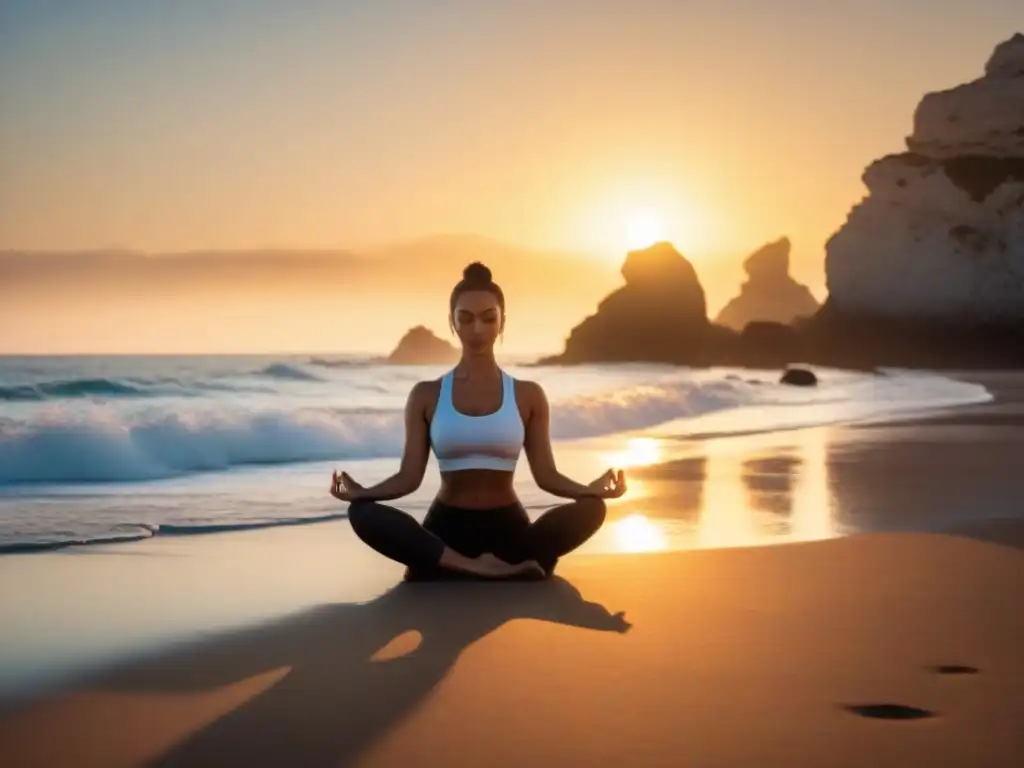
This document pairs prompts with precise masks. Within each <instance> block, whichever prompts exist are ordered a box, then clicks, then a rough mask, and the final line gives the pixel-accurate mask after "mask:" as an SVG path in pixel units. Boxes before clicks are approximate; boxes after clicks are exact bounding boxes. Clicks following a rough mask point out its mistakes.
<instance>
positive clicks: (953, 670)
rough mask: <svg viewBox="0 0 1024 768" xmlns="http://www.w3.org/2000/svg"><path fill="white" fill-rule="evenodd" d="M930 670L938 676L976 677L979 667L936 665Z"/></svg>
mask: <svg viewBox="0 0 1024 768" xmlns="http://www.w3.org/2000/svg"><path fill="white" fill-rule="evenodd" d="M929 669H930V670H931V671H932V672H934V673H935V674H937V675H976V674H978V668H977V667H970V666H967V665H965V664H936V665H935V666H932V667H929Z"/></svg>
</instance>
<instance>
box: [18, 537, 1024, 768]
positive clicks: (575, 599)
mask: <svg viewBox="0 0 1024 768" xmlns="http://www.w3.org/2000/svg"><path fill="white" fill-rule="evenodd" d="M1022 594H1024V552H1022V551H1020V550H1018V549H1015V548H1013V547H1007V546H1002V545H998V544H992V543H985V542H978V541H973V540H969V539H964V538H959V537H953V536H946V535H931V534H877V535H864V536H855V537H850V538H845V539H837V540H831V541H824V542H815V543H808V544H792V545H782V546H777V547H757V548H742V549H731V550H719V551H710V550H708V551H693V552H673V553H664V554H649V555H643V556H637V557H628V558H626V557H602V556H596V557H592V558H586V559H579V560H576V561H574V562H573V563H572V565H571V566H568V567H566V569H565V573H564V574H563V578H561V579H558V580H555V581H554V582H552V583H546V584H499V585H473V584H466V585H451V584H447V585H430V584H421V585H403V586H399V587H396V588H395V589H394V590H392V591H390V592H388V593H386V594H385V595H384V596H383V597H381V598H379V599H377V600H375V601H372V602H370V603H366V604H362V605H334V606H326V607H323V608H321V609H317V610H314V611H312V612H309V613H307V614H304V615H302V616H300V617H294V618H291V619H289V620H287V621H285V622H282V623H279V624H276V625H274V626H269V627H264V628H260V629H256V630H250V631H246V632H241V633H236V634H231V635H225V636H223V637H220V638H216V639H208V640H205V641H201V642H198V643H196V644H193V645H190V646H188V647H184V648H181V649H179V650H177V651H175V652H172V653H170V654H164V655H161V656H156V657H153V658H152V659H148V660H144V661H142V662H140V663H137V664H134V665H132V666H129V667H125V668H123V669H120V670H117V671H115V672H113V673H108V674H105V675H102V676H99V677H97V678H96V679H95V680H92V681H89V682H86V683H83V684H81V685H80V686H78V687H77V688H76V689H75V690H72V691H68V692H66V693H63V694H61V695H58V696H55V697H51V698H48V699H47V700H45V701H42V702H39V703H36V704H33V705H31V706H29V707H27V708H24V709H22V710H20V711H16V712H13V713H8V715H7V716H6V717H5V718H4V719H3V720H2V721H0V756H2V757H3V759H2V761H0V762H2V764H3V765H4V766H22V765H69V766H70V765H75V766H94V765H96V766H99V765H102V766H108V765H136V764H140V763H143V762H147V761H154V760H156V761H157V762H158V764H161V765H297V766H314V765H316V766H320V765H325V766H326V765H330V766H339V765H352V764H360V765H449V766H484V765H508V766H520V765H562V766H564V765H581V766H583V765H586V766H595V765H701V766H705V765H773V766H774V765H778V766H794V765H808V766H819V765H820V766H826V765H828V766H832V765H851V766H853V765H868V764H871V763H879V764H883V765H957V766H1001V765H1006V766H1010V765H1019V764H1020V762H1019V760H1020V756H1021V755H1022V754H1024V728H1022V719H1021V713H1024V651H1022V648H1024V611H1022V609H1021V608H1022V606H1021V595H1022ZM617 611H625V616H624V618H623V617H617V616H615V615H614V614H615V613H616V612H617ZM938 665H959V666H966V667H970V668H972V670H976V672H971V673H965V674H942V673H940V672H938V671H936V669H935V667H937V666H938ZM866 705H887V706H888V705H895V707H908V708H914V709H913V710H908V711H907V712H902V711H900V710H898V709H897V710H896V711H895V714H896V715H900V714H910V715H914V714H919V715H921V717H920V718H919V719H905V720H889V719H874V718H870V717H865V716H862V715H861V714H858V713H856V712H854V711H851V709H849V708H850V707H858V706H866ZM917 710H920V712H917ZM883 714H886V713H883Z"/></svg>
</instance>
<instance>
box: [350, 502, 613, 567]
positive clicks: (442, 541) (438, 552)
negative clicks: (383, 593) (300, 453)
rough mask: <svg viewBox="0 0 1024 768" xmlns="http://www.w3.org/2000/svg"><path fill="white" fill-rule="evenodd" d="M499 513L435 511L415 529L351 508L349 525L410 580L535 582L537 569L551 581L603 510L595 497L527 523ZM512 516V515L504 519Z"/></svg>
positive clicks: (399, 519)
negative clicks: (401, 566)
mask: <svg viewBox="0 0 1024 768" xmlns="http://www.w3.org/2000/svg"><path fill="white" fill-rule="evenodd" d="M435 510H436V512H437V514H435ZM501 512H502V513H503V514H500V515H499V511H497V510H495V511H489V510H473V511H468V512H467V511H466V510H453V509H452V508H450V507H445V506H444V505H436V506H435V508H432V510H431V512H430V513H428V515H427V519H426V520H425V521H424V524H423V525H420V523H419V522H417V521H416V520H415V519H414V518H413V517H412V516H411V515H409V514H407V513H406V512H403V511H402V510H400V509H397V508H395V507H392V506H389V505H387V504H381V503H380V502H375V501H357V502H353V503H352V504H351V505H350V506H349V522H350V523H351V525H352V528H353V530H354V531H355V533H356V535H357V536H359V538H360V539H361V540H362V541H363V542H364V543H365V544H367V545H368V546H369V547H371V548H372V549H374V550H376V551H377V552H379V553H380V554H382V555H384V556H385V557H387V558H390V559H391V560H395V561H396V562H399V563H402V564H404V565H406V566H407V571H406V578H407V579H410V580H417V581H418V580H430V579H445V578H459V577H465V576H466V575H469V576H470V577H485V578H488V577H489V578H509V577H516V576H529V575H531V572H533V573H534V575H539V574H536V573H535V572H536V571H537V566H538V565H539V566H540V570H542V571H543V575H545V576H550V575H551V574H552V573H553V572H554V569H555V566H556V565H557V563H558V560H559V558H561V557H562V556H563V555H565V554H567V553H569V552H571V551H572V550H574V549H576V548H577V547H579V546H580V545H581V544H583V543H584V542H585V541H587V539H589V538H590V537H591V536H593V535H594V533H595V532H596V531H597V530H598V529H599V528H600V527H601V525H602V524H603V523H604V519H605V504H604V501H603V500H602V499H599V498H596V497H593V498H590V497H588V498H585V499H579V500H577V501H574V502H571V503H568V504H562V505H560V506H558V507H555V508H553V509H550V510H548V511H547V512H545V513H544V514H543V515H541V516H540V517H539V518H538V519H537V520H536V521H534V522H532V523H531V522H529V519H528V518H527V517H526V513H525V511H523V510H522V508H521V507H520V508H518V510H514V509H511V510H510V509H504V510H501ZM510 512H513V513H517V514H513V516H512V517H510V516H509V513H510ZM490 515H496V517H495V518H491V517H490Z"/></svg>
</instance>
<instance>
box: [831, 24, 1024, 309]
mask: <svg viewBox="0 0 1024 768" xmlns="http://www.w3.org/2000/svg"><path fill="white" fill-rule="evenodd" d="M906 143H907V149H908V151H907V152H904V153H901V154H896V155H890V156H887V157H883V158H881V159H879V160H877V161H875V162H873V163H872V164H871V165H870V166H868V168H867V169H866V171H865V173H864V176H863V180H864V183H865V184H866V185H867V188H868V192H869V194H868V196H867V197H866V198H865V199H864V200H863V201H861V202H860V203H859V204H858V205H856V206H855V207H854V208H853V210H852V211H851V212H850V215H849V217H848V220H847V221H846V223H845V225H844V226H843V227H842V228H841V229H840V230H839V231H838V232H836V234H835V235H834V236H833V237H832V238H831V239H830V240H829V242H828V244H827V248H826V261H825V271H826V277H827V283H828V290H829V300H828V304H829V305H830V306H829V309H830V312H833V313H838V314H840V315H843V316H868V317H873V318H876V319H878V318H890V319H899V320H905V321H914V322H936V323H941V324H943V325H951V326H956V327H961V328H962V327H965V326H993V325H995V326H1007V325H1017V324H1022V323H1024V35H1021V34H1017V35H1014V36H1013V37H1012V38H1010V39H1009V40H1007V41H1006V42H1004V43H1002V44H1000V45H999V46H998V47H997V48H996V49H995V51H994V53H993V54H992V56H991V58H990V59H989V62H988V64H987V66H986V67H985V74H984V75H983V76H982V77H980V78H978V79H976V80H974V81H972V82H969V83H966V84H963V85H959V86H957V87H955V88H951V89H949V90H945V91H941V92H937V93H930V94H927V95H926V96H925V97H924V98H923V99H922V100H921V102H920V103H919V104H918V107H917V110H916V112H915V114H914V131H913V135H912V136H910V137H908V138H907V140H906Z"/></svg>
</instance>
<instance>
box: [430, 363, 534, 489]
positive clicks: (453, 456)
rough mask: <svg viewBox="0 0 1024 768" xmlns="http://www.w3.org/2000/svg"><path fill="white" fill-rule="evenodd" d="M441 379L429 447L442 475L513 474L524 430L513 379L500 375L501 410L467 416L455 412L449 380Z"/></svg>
mask: <svg viewBox="0 0 1024 768" xmlns="http://www.w3.org/2000/svg"><path fill="white" fill-rule="evenodd" d="M453 375H454V371H449V372H448V373H446V374H445V375H444V377H443V378H442V379H441V394H440V397H438V400H437V407H436V408H435V409H434V417H433V418H432V419H431V420H430V445H431V447H432V448H433V449H434V455H435V456H437V464H438V467H439V468H440V470H441V471H442V472H455V471H458V470H461V469H497V470H500V471H503V472H514V471H515V468H516V462H517V460H518V459H519V451H520V449H521V448H522V447H523V440H524V439H525V437H526V429H525V427H524V426H523V420H522V418H521V417H520V416H519V407H518V406H517V405H516V385H515V379H513V378H512V377H511V376H509V375H508V374H507V373H505V372H504V371H502V372H501V380H502V396H501V408H499V409H498V410H497V411H495V412H494V413H490V414H487V415H486V416H467V415H466V414H464V413H460V412H459V411H457V410H455V404H454V403H453V402H452V377H453Z"/></svg>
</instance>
